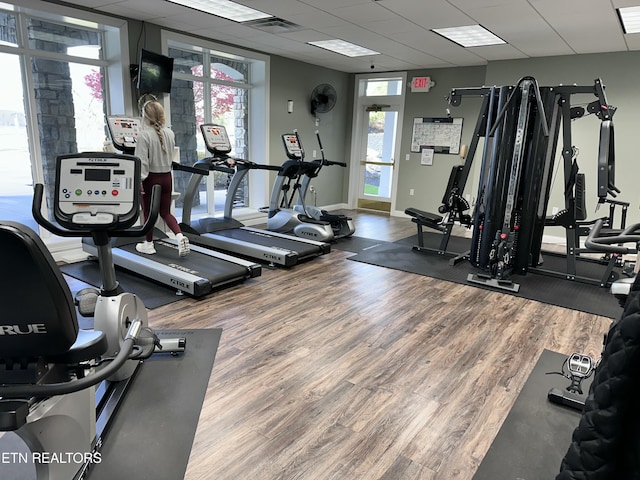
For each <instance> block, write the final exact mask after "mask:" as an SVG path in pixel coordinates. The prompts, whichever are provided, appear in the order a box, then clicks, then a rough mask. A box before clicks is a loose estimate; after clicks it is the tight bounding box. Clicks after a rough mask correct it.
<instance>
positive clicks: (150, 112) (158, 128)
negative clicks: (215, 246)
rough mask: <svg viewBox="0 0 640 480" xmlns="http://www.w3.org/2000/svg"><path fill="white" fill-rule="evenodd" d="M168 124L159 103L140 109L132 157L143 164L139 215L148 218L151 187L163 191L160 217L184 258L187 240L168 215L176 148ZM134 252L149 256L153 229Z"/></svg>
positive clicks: (153, 251) (152, 103)
mask: <svg viewBox="0 0 640 480" xmlns="http://www.w3.org/2000/svg"><path fill="white" fill-rule="evenodd" d="M166 122H167V120H166V116H165V113H164V108H162V105H161V104H160V102H158V101H156V100H152V101H149V102H146V103H145V104H144V105H143V106H142V128H141V130H140V132H139V134H138V140H137V142H136V150H135V155H136V156H137V157H138V158H139V159H140V160H141V163H142V172H141V173H142V212H143V214H144V218H145V219H146V218H148V216H149V208H150V203H151V190H152V188H153V186H154V185H160V186H161V187H162V193H161V196H160V212H159V215H160V217H161V218H162V219H163V220H164V221H165V223H166V224H167V226H168V227H169V228H170V229H171V231H172V232H173V233H174V234H175V236H176V240H177V241H178V254H179V255H180V256H181V257H184V256H185V255H187V254H188V253H189V239H188V238H187V237H186V236H184V235H183V234H182V231H181V230H180V226H179V225H178V221H177V220H176V217H174V216H173V215H172V214H171V192H172V190H173V180H172V177H171V161H172V156H173V149H174V147H175V135H174V133H173V131H172V130H171V129H170V128H169V127H167V126H165V124H166ZM136 250H137V251H138V252H141V253H146V254H149V255H152V254H154V253H156V249H155V247H154V246H153V229H152V230H151V231H150V232H149V233H147V235H146V240H145V241H144V242H142V243H138V244H137V245H136Z"/></svg>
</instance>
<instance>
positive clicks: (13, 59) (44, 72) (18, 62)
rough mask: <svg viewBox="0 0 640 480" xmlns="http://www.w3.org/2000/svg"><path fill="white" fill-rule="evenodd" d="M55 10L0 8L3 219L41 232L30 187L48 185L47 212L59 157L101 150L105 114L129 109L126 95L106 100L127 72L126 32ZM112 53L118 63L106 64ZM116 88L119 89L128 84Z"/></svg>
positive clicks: (0, 198)
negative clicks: (33, 213) (123, 51)
mask: <svg viewBox="0 0 640 480" xmlns="http://www.w3.org/2000/svg"><path fill="white" fill-rule="evenodd" d="M21 3H22V4H26V5H28V4H29V3H30V2H28V1H25V2H21ZM34 5H35V4H34ZM3 7H4V9H2V8H3ZM51 8H52V10H51V11H49V12H47V11H43V10H42V7H41V6H40V7H39V11H37V12H36V11H32V10H29V9H28V8H25V7H12V6H11V5H8V4H0V68H1V69H2V72H3V82H2V85H3V94H2V95H0V140H1V141H0V217H1V218H3V219H8V220H15V221H19V222H21V223H25V224H27V225H29V226H31V227H32V228H34V229H36V230H37V229H38V226H37V225H36V224H35V221H34V220H33V219H32V216H31V201H32V197H33V184H34V183H35V182H43V183H44V184H45V188H46V194H47V204H46V206H45V208H50V207H51V203H52V198H53V191H52V186H53V182H54V179H55V160H56V157H57V156H58V155H61V154H66V153H75V152H79V151H90V150H93V151H95V150H102V147H103V142H104V140H105V130H104V115H105V113H107V112H109V111H110V110H111V109H112V108H114V107H115V108H117V109H118V110H119V111H124V108H125V106H124V95H123V92H122V89H121V88H119V91H118V92H117V94H114V95H109V78H108V77H109V74H110V73H111V74H113V72H121V71H122V70H123V69H122V68H121V66H120V65H116V64H119V63H120V62H121V61H123V62H127V63H128V59H122V60H120V58H121V55H120V41H119V39H120V35H121V33H120V28H124V25H120V26H113V25H109V26H106V25H104V24H101V23H98V22H96V21H94V20H95V18H94V17H91V18H83V19H78V18H74V17H73V16H70V15H69V13H71V12H72V11H70V10H69V9H66V8H62V7H57V6H51ZM119 23H121V24H122V22H119ZM114 33H115V35H114ZM109 51H111V56H112V57H114V58H117V59H118V60H114V61H110V60H108V59H109ZM115 52H117V54H116V53H115ZM114 76H116V77H117V74H116V75H114ZM114 83H115V84H116V85H118V87H121V86H122V84H123V79H122V78H118V79H116V81H115V82H114ZM107 99H111V103H108V102H107ZM45 237H46V235H45Z"/></svg>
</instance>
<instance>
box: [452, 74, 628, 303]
mask: <svg viewBox="0 0 640 480" xmlns="http://www.w3.org/2000/svg"><path fill="white" fill-rule="evenodd" d="M578 94H589V95H593V96H595V97H596V100H595V101H592V102H591V103H589V104H588V106H587V108H586V111H588V113H591V114H594V115H595V116H596V117H597V118H598V119H599V120H600V121H601V124H600V148H599V153H598V198H599V204H602V203H607V204H609V215H608V216H607V217H603V218H604V219H605V225H606V228H609V229H612V228H613V220H614V210H615V208H616V206H620V207H622V210H623V214H622V219H621V226H620V229H624V222H625V220H626V209H627V208H628V203H626V202H620V201H617V200H614V199H613V198H615V196H616V195H617V194H618V193H619V190H618V189H617V188H616V187H615V184H614V170H615V157H614V148H613V122H612V117H613V114H614V113H615V107H612V106H610V105H609V104H608V103H607V100H606V96H605V92H604V86H603V84H602V81H601V80H600V79H596V80H595V81H594V84H593V85H588V86H577V85H566V86H565V85H560V86H555V87H539V86H538V84H537V81H536V80H535V79H534V78H532V77H523V78H522V79H520V80H519V81H518V83H517V84H516V85H515V86H502V87H495V86H494V87H481V88H464V89H454V90H452V92H451V94H450V97H449V102H450V104H451V105H453V106H458V105H460V103H461V101H462V98H463V97H465V96H484V97H485V101H484V102H483V106H482V111H481V112H480V116H479V124H481V127H482V128H480V129H478V127H476V135H480V136H484V137H485V142H484V146H483V151H482V166H481V170H480V181H479V186H478V195H477V198H478V200H477V202H476V205H475V208H474V212H473V218H472V223H473V225H474V227H475V228H474V231H473V234H472V241H471V250H470V254H469V260H470V262H471V263H472V264H473V265H474V266H476V267H477V268H479V269H480V270H481V272H480V273H476V274H470V275H469V277H468V281H470V282H472V283H478V284H482V285H486V286H491V287H495V288H499V289H504V290H508V291H512V292H517V291H518V290H519V285H518V284H516V283H514V282H513V281H512V279H511V276H512V274H520V275H525V274H527V272H529V271H531V272H536V273H541V274H546V275H553V276H558V277H561V278H566V279H569V280H574V281H581V282H585V283H591V284H595V285H600V286H608V285H610V284H611V282H612V281H613V280H615V278H616V275H615V272H614V271H613V269H614V267H615V266H617V265H618V264H619V258H617V256H615V255H613V256H611V257H610V258H607V259H603V260H601V261H599V262H600V263H603V264H605V265H606V266H605V269H604V272H603V274H602V276H601V277H600V278H586V277H581V276H579V275H578V274H577V272H576V264H577V260H582V259H584V257H581V256H580V254H581V253H583V252H588V251H589V250H588V249H586V248H580V236H581V235H587V234H588V232H589V230H590V228H591V226H592V224H593V221H591V222H586V221H584V218H585V217H586V215H585V214H584V206H583V205H582V203H583V199H584V182H583V181H582V180H583V178H582V177H581V175H582V174H579V173H578V166H577V162H576V150H577V149H576V148H575V147H574V146H573V145H572V134H571V122H572V120H574V119H577V118H580V117H582V116H583V115H584V114H585V109H584V108H583V107H571V98H572V96H573V95H578ZM481 132H484V134H482V133H481ZM560 134H562V140H561V142H562V159H563V171H564V187H565V192H564V193H565V208H564V209H563V210H562V211H561V212H559V214H558V215H555V216H554V217H547V215H546V211H547V208H548V204H549V195H550V191H551V186H552V173H553V170H554V163H555V156H556V149H557V147H558V144H559V142H560ZM475 140H476V138H475V136H474V142H473V143H472V145H471V148H470V149H469V153H468V160H467V164H468V163H469V162H471V161H472V159H473V156H474V154H475V150H476V148H477V142H476V141H475ZM609 197H613V198H609ZM545 226H562V227H564V228H565V232H566V241H567V252H566V271H565V272H558V271H552V270H548V269H543V268H542V267H541V265H542V262H543V259H542V236H543V232H544V228H545Z"/></svg>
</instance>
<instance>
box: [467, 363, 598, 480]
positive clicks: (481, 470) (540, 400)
mask: <svg viewBox="0 0 640 480" xmlns="http://www.w3.org/2000/svg"><path fill="white" fill-rule="evenodd" d="M566 358H567V356H566V355H562V354H560V353H556V352H552V351H550V350H544V351H543V352H542V355H540V358H539V359H538V363H537V364H536V366H535V367H534V368H533V371H532V372H531V374H530V375H529V378H528V379H527V381H526V383H525V384H524V387H523V388H522V391H521V392H520V395H519V396H518V398H517V399H516V402H515V403H514V405H513V407H512V408H511V411H510V412H509V415H507V418H506V420H505V421H504V423H503V424H502V427H501V428H500V431H499V432H498V435H497V436H496V438H495V439H494V441H493V443H492V444H491V447H489V450H488V451H487V454H486V455H485V457H484V459H483V460H482V463H481V464H480V466H479V467H478V470H477V471H476V474H475V476H474V477H473V480H515V479H520V480H543V479H544V480H552V479H554V478H555V477H556V475H557V474H558V473H559V471H560V463H561V461H562V458H563V457H564V455H565V453H567V450H568V449H569V444H570V443H571V435H572V434H573V430H574V429H575V427H576V426H577V425H578V422H579V421H580V412H578V411H577V410H572V409H569V408H567V407H563V406H560V405H556V404H553V403H551V402H549V401H548V400H547V392H548V391H549V389H551V388H553V387H555V388H560V389H564V388H565V387H566V386H567V385H568V384H569V380H567V379H565V378H563V377H561V376H560V375H546V373H547V372H556V371H559V370H560V368H561V367H562V364H563V362H564V361H565V359H566ZM590 383H591V379H590V378H589V379H587V380H585V381H584V382H583V390H584V391H585V392H587V391H588V390H589V385H590Z"/></svg>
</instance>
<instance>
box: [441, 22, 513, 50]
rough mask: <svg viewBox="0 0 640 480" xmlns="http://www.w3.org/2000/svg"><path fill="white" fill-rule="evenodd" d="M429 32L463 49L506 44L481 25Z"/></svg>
mask: <svg viewBox="0 0 640 480" xmlns="http://www.w3.org/2000/svg"><path fill="white" fill-rule="evenodd" d="M431 31H432V32H435V33H437V34H438V35H441V36H443V37H444V38H446V39H448V40H451V41H452V42H454V43H457V44H458V45H461V46H463V47H465V48H469V47H484V46H487V45H501V44H503V43H507V42H505V41H504V40H502V39H501V38H500V37H498V36H497V35H494V34H493V33H491V32H490V31H489V30H487V29H486V28H484V27H483V26H481V25H466V26H463V27H449V28H434V29H433V30H431Z"/></svg>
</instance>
